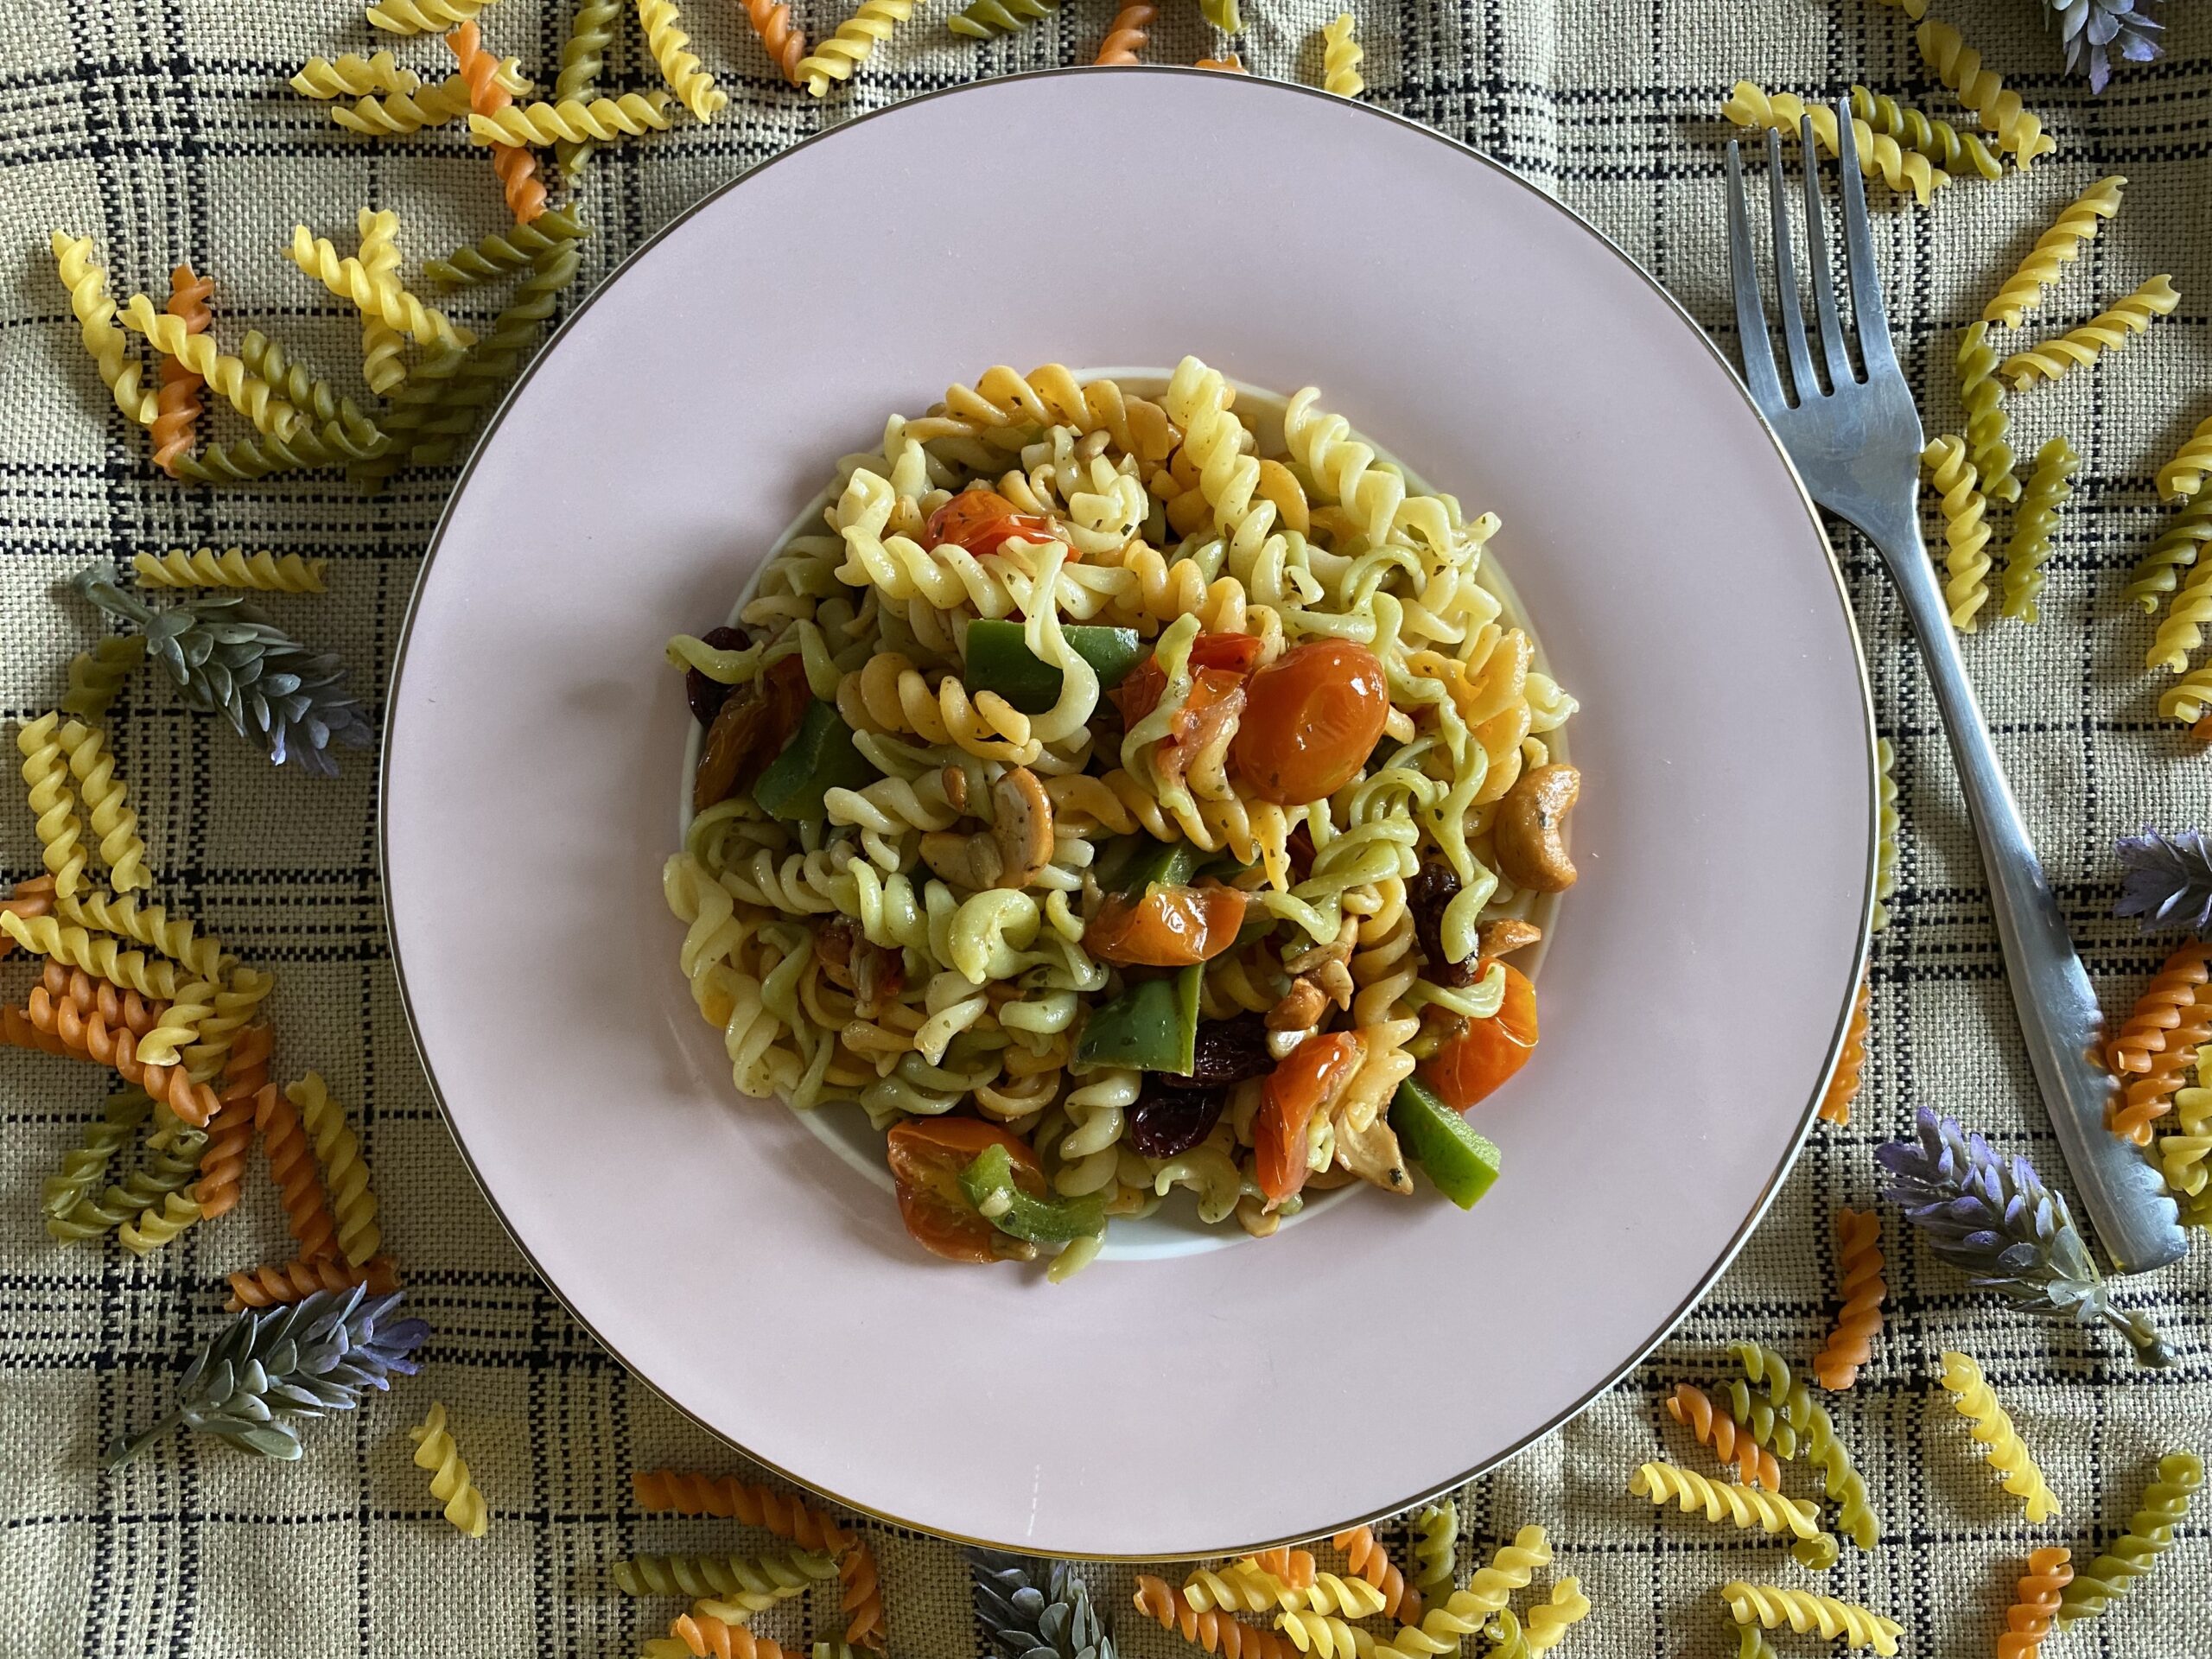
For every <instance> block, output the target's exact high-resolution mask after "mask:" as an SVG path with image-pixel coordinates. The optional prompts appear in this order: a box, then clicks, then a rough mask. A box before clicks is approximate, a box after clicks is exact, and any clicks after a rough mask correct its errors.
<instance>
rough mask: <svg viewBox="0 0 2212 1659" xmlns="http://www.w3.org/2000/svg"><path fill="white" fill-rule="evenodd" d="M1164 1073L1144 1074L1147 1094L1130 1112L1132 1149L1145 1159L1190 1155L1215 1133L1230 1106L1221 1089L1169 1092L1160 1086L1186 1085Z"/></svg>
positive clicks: (1144, 1093)
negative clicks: (1222, 1111) (1227, 1105)
mask: <svg viewBox="0 0 2212 1659" xmlns="http://www.w3.org/2000/svg"><path fill="white" fill-rule="evenodd" d="M1184 1081H1185V1079H1182V1078H1171V1077H1167V1076H1166V1074H1165V1073H1163V1072H1159V1071H1147V1073H1145V1079H1144V1092H1143V1093H1142V1094H1141V1095H1140V1096H1138V1097H1137V1103H1136V1104H1135V1105H1134V1106H1132V1107H1130V1108H1129V1116H1128V1126H1127V1128H1126V1131H1125V1132H1126V1133H1127V1134H1128V1137H1129V1145H1130V1146H1132V1147H1135V1149H1136V1150H1137V1152H1138V1153H1139V1154H1140V1155H1141V1156H1143V1157H1146V1158H1173V1157H1175V1156H1177V1155H1178V1154H1181V1153H1185V1152H1188V1151H1189V1150H1190V1149H1191V1148H1192V1147H1195V1146H1197V1145H1198V1142H1199V1141H1203V1140H1205V1138H1206V1136H1208V1135H1211V1134H1212V1133H1213V1126H1214V1125H1215V1124H1216V1123H1218V1122H1220V1121H1221V1109H1222V1107H1223V1106H1224V1105H1225V1104H1226V1103H1227V1102H1228V1099H1229V1096H1228V1093H1227V1091H1226V1090H1220V1089H1207V1090H1194V1089H1190V1088H1184V1089H1178V1090H1169V1089H1165V1088H1162V1087H1160V1085H1161V1084H1166V1083H1171V1082H1184Z"/></svg>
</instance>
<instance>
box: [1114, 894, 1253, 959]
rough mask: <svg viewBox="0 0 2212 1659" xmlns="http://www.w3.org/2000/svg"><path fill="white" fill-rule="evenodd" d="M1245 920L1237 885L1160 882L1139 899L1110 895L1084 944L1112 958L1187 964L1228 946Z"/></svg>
mask: <svg viewBox="0 0 2212 1659" xmlns="http://www.w3.org/2000/svg"><path fill="white" fill-rule="evenodd" d="M1243 925H1244V895H1243V893H1239V892H1238V891H1237V890H1236V888H1234V887H1213V886H1207V887H1154V888H1153V890H1152V891H1151V892H1149V893H1146V894H1145V895H1144V897H1142V898H1141V899H1127V898H1124V897H1122V895H1120V894H1118V893H1117V894H1116V895H1115V896H1114V897H1113V898H1111V899H1108V900H1107V901H1106V903H1105V905H1104V906H1103V907H1102V908H1101V909H1100V910H1099V912H1098V914H1097V915H1096V916H1095V917H1093V918H1091V923H1090V926H1089V927H1087V928H1085V929H1084V934H1083V944H1084V949H1085V950H1089V951H1090V954H1091V955H1093V956H1094V957H1105V958H1106V960H1107V961H1109V962H1121V963H1136V964H1138V965H1139V966H1141V967H1146V968H1186V967H1188V966H1189V965H1190V964H1191V963H1194V962H1205V961H1209V960H1211V958H1212V957H1217V956H1219V955H1220V954H1221V953H1222V952H1223V951H1224V950H1228V949H1229V947H1230V945H1232V944H1236V931H1237V929H1239V928H1241V927H1243Z"/></svg>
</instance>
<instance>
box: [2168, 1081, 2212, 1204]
mask: <svg viewBox="0 0 2212 1659" xmlns="http://www.w3.org/2000/svg"><path fill="white" fill-rule="evenodd" d="M2208 1164H2212V1043H2208V1044H2206V1045H2204V1046H2202V1047H2201V1048H2199V1049H2198V1050H2197V1052H2196V1087H2194V1088H2190V1089H2181V1090H2176V1091H2175V1093H2174V1123H2173V1128H2172V1131H2171V1133H2169V1134H2167V1135H2163V1136H2161V1137H2160V1138H2159V1141H2158V1165H2159V1170H2160V1173H2162V1174H2164V1176H2165V1178H2166V1191H2168V1192H2171V1193H2172V1194H2173V1195H2174V1197H2175V1198H2177V1199H2180V1200H2183V1203H2184V1206H2186V1202H2187V1200H2189V1199H2192V1198H2202V1197H2203V1196H2204V1194H2205V1192H2206V1191H2207V1189H2208V1187H2212V1168H2208Z"/></svg>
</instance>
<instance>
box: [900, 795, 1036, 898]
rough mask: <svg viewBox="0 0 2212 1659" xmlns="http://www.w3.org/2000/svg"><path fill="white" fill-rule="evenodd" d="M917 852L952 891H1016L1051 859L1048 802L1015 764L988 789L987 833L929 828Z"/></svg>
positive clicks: (1034, 878)
mask: <svg viewBox="0 0 2212 1659" xmlns="http://www.w3.org/2000/svg"><path fill="white" fill-rule="evenodd" d="M921 850H922V862H923V863H925V864H926V865H928V866H929V867H930V868H931V870H933V871H935V872H936V873H937V874H938V876H939V877H940V878H941V879H942V880H946V881H949V882H950V883H951V884H952V885H953V886H954V887H966V888H968V889H969V890H970V891H972V892H975V893H982V892H985V891H986V890H988V889H989V888H992V887H1007V888H1012V889H1014V890H1015V891H1017V892H1018V891H1020V889H1021V888H1023V887H1027V886H1028V885H1029V884H1030V883H1031V882H1033V881H1034V880H1036V879H1037V878H1038V876H1039V874H1042V873H1043V871H1044V868H1045V867H1046V865H1048V864H1050V863H1051V862H1052V802H1051V800H1050V799H1049V798H1046V794H1045V785H1043V784H1041V783H1039V782H1038V780H1037V774H1036V773H1035V772H1032V771H1030V770H1029V768H1028V767H1027V766H1016V767H1014V769H1013V770H1012V771H1010V772H1007V773H1006V774H1005V775H1004V776H1003V777H1001V778H1000V779H998V780H997V781H996V782H995V783H994V784H993V785H991V827H990V829H988V831H982V830H978V831H976V832H973V833H968V834H963V833H961V832H959V831H957V830H950V829H932V830H930V831H928V832H926V833H925V835H924V836H922V849H921Z"/></svg>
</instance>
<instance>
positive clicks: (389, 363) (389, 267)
mask: <svg viewBox="0 0 2212 1659" xmlns="http://www.w3.org/2000/svg"><path fill="white" fill-rule="evenodd" d="M356 222H357V225H358V227H359V235H360V240H361V251H360V253H359V259H360V261H361V269H362V270H365V271H366V272H367V273H368V275H369V279H370V280H371V281H372V282H378V283H383V282H397V281H398V280H399V240H398V238H399V215H398V214H397V213H393V212H391V210H390V209H389V208H386V209H385V210H383V211H381V212H377V211H372V209H370V208H366V207H364V208H362V209H361V211H360V213H359V217H358V219H357V221H356ZM401 349H402V342H401V340H400V338H399V331H398V330H397V328H394V327H392V326H391V324H390V323H388V322H386V321H385V320H384V319H383V318H382V317H368V318H365V319H363V321H362V323H361V378H363V379H364V380H365V381H367V382H368V383H369V390H370V391H373V392H375V393H376V394H377V396H378V397H385V396H386V395H387V394H389V393H390V392H391V391H392V389H393V388H394V387H396V386H397V385H399V383H400V382H401V381H403V380H404V379H405V378H407V365H406V364H405V363H404V361H402V360H401V358H400V352H401Z"/></svg>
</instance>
